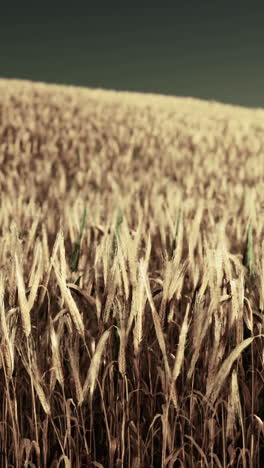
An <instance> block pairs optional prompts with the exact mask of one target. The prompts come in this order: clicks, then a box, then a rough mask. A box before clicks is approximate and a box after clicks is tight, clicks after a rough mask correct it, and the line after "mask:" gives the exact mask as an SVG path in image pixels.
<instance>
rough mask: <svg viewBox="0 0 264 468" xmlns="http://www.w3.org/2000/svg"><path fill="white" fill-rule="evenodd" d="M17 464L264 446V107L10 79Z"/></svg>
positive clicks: (234, 457)
mask: <svg viewBox="0 0 264 468" xmlns="http://www.w3.org/2000/svg"><path fill="white" fill-rule="evenodd" d="M0 189H1V198H0V340H1V341H0V385H1V397H2V398H1V405H0V466H1V468H8V467H15V468H20V467H38V468H55V467H65V468H70V467H72V468H75V467H76V468H81V467H105V468H106V467H109V468H114V467H118V468H119V467H125V468H126V467H127V468H130V467H131V468H137V467H138V468H145V467H146V468H156V467H157V468H160V467H161V468H165V467H168V468H173V467H187V468H188V467H192V468H195V467H210V468H213V467H219V468H220V467H224V468H227V467H233V466H234V467H240V466H241V467H243V468H245V467H251V468H254V467H256V468H261V466H263V465H262V463H261V459H263V457H264V443H263V442H264V423H263V420H264V391H263V390H264V371H263V363H264V348H263V343H264V341H263V336H264V335H263V325H264V322H263V317H264V217H263V213H264V109H247V108H243V107H239V106H230V105H225V104H220V103H217V102H213V101H212V102H209V101H208V102H207V101H202V100H198V99H192V98H179V97H171V96H161V95H151V94H143V93H142V94H141V93H126V92H117V91H107V90H103V89H89V88H80V87H74V86H63V85H51V84H45V83H37V82H30V81H23V80H13V79H0Z"/></svg>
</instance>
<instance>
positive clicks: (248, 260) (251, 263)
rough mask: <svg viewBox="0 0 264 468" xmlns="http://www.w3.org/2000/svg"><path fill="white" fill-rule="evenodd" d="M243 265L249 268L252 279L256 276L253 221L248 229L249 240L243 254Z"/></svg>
mask: <svg viewBox="0 0 264 468" xmlns="http://www.w3.org/2000/svg"><path fill="white" fill-rule="evenodd" d="M243 265H244V266H245V267H246V268H247V269H248V271H249V276H250V279H252V278H254V276H255V253H254V244H253V234H252V224H251V221H250V223H249V226H248V230H247V241H246V246H245V250H244V255H243Z"/></svg>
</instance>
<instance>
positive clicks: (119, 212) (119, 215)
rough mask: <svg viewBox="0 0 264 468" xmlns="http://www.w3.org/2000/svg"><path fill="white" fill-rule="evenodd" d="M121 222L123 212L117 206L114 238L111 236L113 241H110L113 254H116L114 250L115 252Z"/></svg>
mask: <svg viewBox="0 0 264 468" xmlns="http://www.w3.org/2000/svg"><path fill="white" fill-rule="evenodd" d="M122 222H123V213H122V210H121V208H119V210H118V213H117V217H116V225H115V232H114V238H113V243H112V252H113V255H116V252H117V247H118V243H117V239H118V238H119V234H120V229H121V224H122Z"/></svg>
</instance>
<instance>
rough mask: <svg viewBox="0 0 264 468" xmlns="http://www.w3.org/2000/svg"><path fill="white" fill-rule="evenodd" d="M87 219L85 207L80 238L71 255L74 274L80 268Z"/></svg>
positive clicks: (71, 266)
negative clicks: (82, 241)
mask: <svg viewBox="0 0 264 468" xmlns="http://www.w3.org/2000/svg"><path fill="white" fill-rule="evenodd" d="M86 218H87V214H86V207H85V209H84V212H83V217H82V221H81V226H80V232H79V237H78V240H77V242H75V244H74V248H73V252H72V255H71V259H70V268H71V271H72V272H74V271H77V268H78V263H79V258H80V250H81V240H82V235H83V230H84V227H85V223H86ZM79 279H80V277H79V278H78V280H77V281H76V283H78V281H79Z"/></svg>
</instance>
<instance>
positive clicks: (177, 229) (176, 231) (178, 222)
mask: <svg viewBox="0 0 264 468" xmlns="http://www.w3.org/2000/svg"><path fill="white" fill-rule="evenodd" d="M180 217H181V211H179V213H178V214H177V218H176V223H175V233H174V237H173V240H172V244H171V250H170V260H171V259H172V257H173V254H174V251H175V249H176V245H177V236H178V231H179V224H180Z"/></svg>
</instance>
